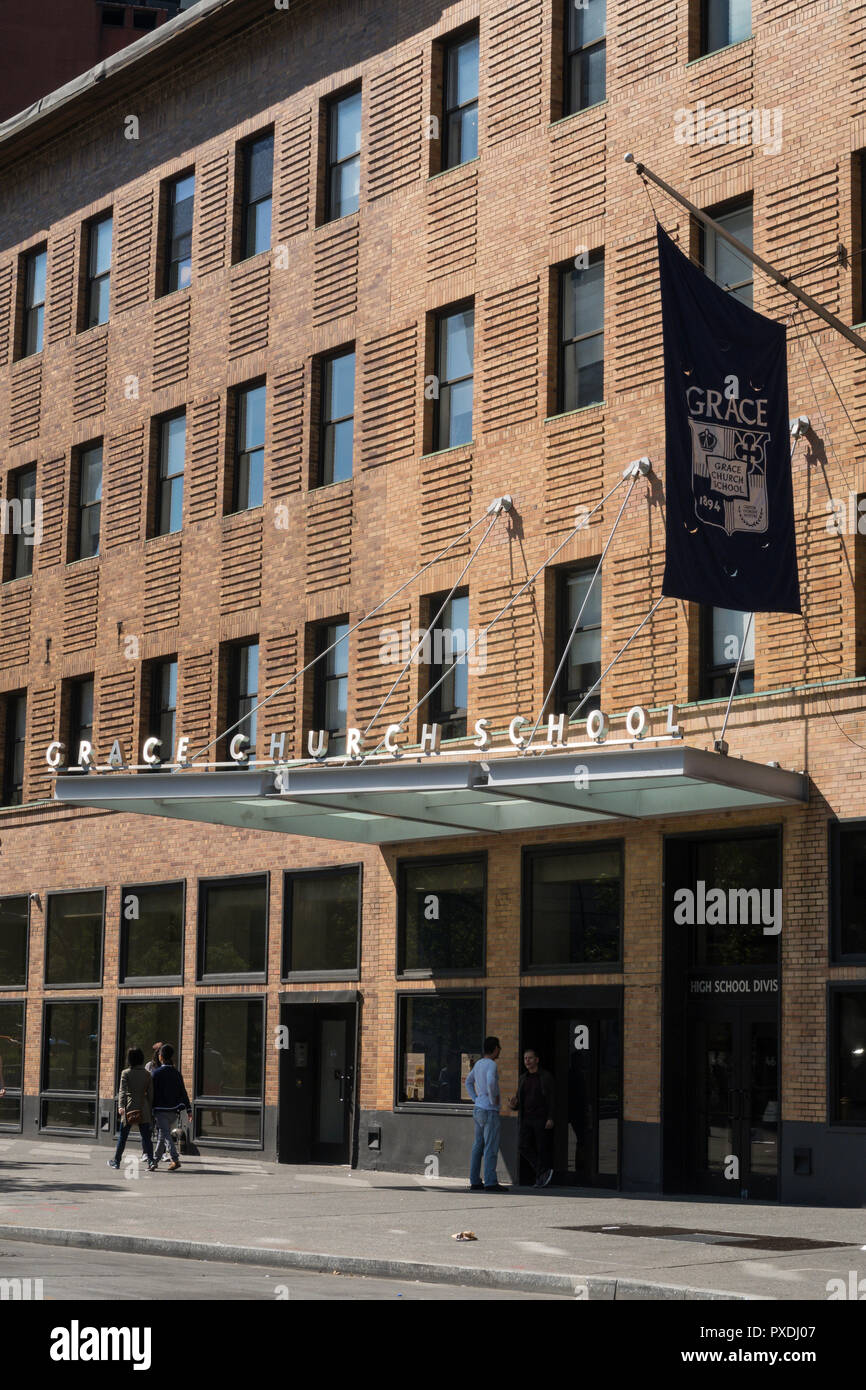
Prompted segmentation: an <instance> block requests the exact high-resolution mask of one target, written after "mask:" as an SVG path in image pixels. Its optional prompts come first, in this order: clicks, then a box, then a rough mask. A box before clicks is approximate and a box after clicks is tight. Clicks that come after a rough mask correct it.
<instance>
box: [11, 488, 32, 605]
mask: <svg viewBox="0 0 866 1390" xmlns="http://www.w3.org/2000/svg"><path fill="white" fill-rule="evenodd" d="M9 514H10V517H11V530H12V556H11V574H10V576H9V577H10V579H27V578H29V576H30V575H31V574H32V573H33V549H34V542H35V540H36V465H35V463H34V464H33V465H32V466H31V467H29V468H20V469H19V470H18V472H17V473H12V474H10V477H9Z"/></svg>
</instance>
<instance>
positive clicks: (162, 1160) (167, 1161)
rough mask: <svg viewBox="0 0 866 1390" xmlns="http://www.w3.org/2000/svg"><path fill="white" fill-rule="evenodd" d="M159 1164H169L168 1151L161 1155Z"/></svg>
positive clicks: (169, 1156) (169, 1155)
mask: <svg viewBox="0 0 866 1390" xmlns="http://www.w3.org/2000/svg"><path fill="white" fill-rule="evenodd" d="M161 1162H162V1163H171V1154H170V1153H169V1152H168V1149H166V1151H165V1153H164V1154H163V1156H162V1159H161Z"/></svg>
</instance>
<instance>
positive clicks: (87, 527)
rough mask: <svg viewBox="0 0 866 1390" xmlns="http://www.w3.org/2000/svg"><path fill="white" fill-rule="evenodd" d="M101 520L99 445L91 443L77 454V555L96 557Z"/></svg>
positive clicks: (100, 461)
mask: <svg viewBox="0 0 866 1390" xmlns="http://www.w3.org/2000/svg"><path fill="white" fill-rule="evenodd" d="M101 518H102V445H101V444H91V445H89V446H88V447H87V448H86V449H82V450H81V452H80V453H79V455H78V537H77V540H78V554H77V555H76V556H74V557H73V558H74V559H78V560H87V559H89V558H90V557H91V556H92V555H98V554H99V533H100V524H101Z"/></svg>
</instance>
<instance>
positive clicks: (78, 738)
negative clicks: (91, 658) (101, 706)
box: [68, 676, 93, 765]
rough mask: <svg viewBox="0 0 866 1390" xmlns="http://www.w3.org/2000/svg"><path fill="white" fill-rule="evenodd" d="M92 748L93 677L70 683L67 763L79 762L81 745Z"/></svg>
mask: <svg viewBox="0 0 866 1390" xmlns="http://www.w3.org/2000/svg"><path fill="white" fill-rule="evenodd" d="M82 743H87V744H89V745H90V746H91V747H92V746H93V676H86V677H85V679H84V680H80V681H72V682H71V685H70V691H69V748H68V756H69V762H70V764H72V765H75V764H76V763H79V762H80V761H81V745H82Z"/></svg>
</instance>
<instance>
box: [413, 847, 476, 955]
mask: <svg viewBox="0 0 866 1390" xmlns="http://www.w3.org/2000/svg"><path fill="white" fill-rule="evenodd" d="M486 874H487V866H486V861H485V859H484V857H483V856H478V855H474V856H472V857H463V856H459V857H456V858H453V859H447V860H443V859H426V860H413V861H403V862H402V863H401V864H400V865H399V869H398V885H399V887H398V891H399V900H398V974H400V975H409V974H425V975H430V974H434V973H436V974H440V975H445V974H459V973H461V972H462V973H470V974H476V975H480V974H482V973H483V970H484V923H485V897H486Z"/></svg>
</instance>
